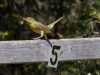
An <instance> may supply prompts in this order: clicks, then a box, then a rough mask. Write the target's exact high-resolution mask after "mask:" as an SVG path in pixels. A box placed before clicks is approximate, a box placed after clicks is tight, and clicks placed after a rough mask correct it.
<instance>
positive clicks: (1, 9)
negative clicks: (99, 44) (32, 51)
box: [0, 0, 100, 75]
mask: <svg viewBox="0 0 100 75" xmlns="http://www.w3.org/2000/svg"><path fill="white" fill-rule="evenodd" d="M29 16H30V17H33V18H34V19H35V20H37V21H39V22H41V23H43V24H45V25H48V24H50V23H52V22H54V21H55V20H56V19H58V18H60V17H62V16H64V19H62V20H61V21H60V22H58V23H57V24H56V25H55V26H54V28H53V29H52V32H53V33H55V35H56V36H55V37H51V36H48V38H49V39H58V38H59V39H63V38H66V39H67V38H87V37H90V38H93V37H99V36H100V0H0V40H1V41H8V40H31V39H32V38H33V37H37V36H39V35H38V34H36V33H34V32H32V31H31V30H30V28H29V27H28V25H27V24H26V22H24V21H23V20H22V17H29ZM0 75H100V60H84V61H66V62H65V61H64V62H60V63H59V64H58V68H57V69H50V68H49V69H48V68H47V63H45V62H44V63H26V64H10V65H6V64H5V65H2V64H1V65H0Z"/></svg>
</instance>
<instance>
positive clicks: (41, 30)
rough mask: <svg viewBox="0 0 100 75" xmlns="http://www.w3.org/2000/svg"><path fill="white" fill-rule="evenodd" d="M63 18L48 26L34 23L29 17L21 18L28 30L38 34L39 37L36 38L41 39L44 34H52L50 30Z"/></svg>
mask: <svg viewBox="0 0 100 75" xmlns="http://www.w3.org/2000/svg"><path fill="white" fill-rule="evenodd" d="M62 18H63V17H61V18H59V19H58V20H56V21H54V22H53V23H51V24H49V25H48V26H46V25H44V24H42V23H40V22H37V21H35V20H34V19H33V18H31V17H26V18H23V20H25V21H26V22H27V24H28V25H29V27H30V29H31V30H32V31H34V32H36V33H38V34H40V35H41V36H40V37H38V38H41V37H42V36H43V35H44V34H53V33H52V32H51V30H50V29H52V27H53V26H54V25H55V24H56V23H57V22H59V21H60V20H61V19H62Z"/></svg>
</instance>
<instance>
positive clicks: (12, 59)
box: [0, 38, 100, 64]
mask: <svg viewBox="0 0 100 75" xmlns="http://www.w3.org/2000/svg"><path fill="white" fill-rule="evenodd" d="M50 41H51V43H52V44H56V45H62V46H64V49H63V53H62V55H61V56H60V59H59V61H69V60H84V59H100V38H78V39H60V40H50ZM50 51H51V47H50V45H49V44H48V43H47V42H46V41H45V40H21V41H0V63H2V64H6V63H26V62H32V63H34V62H46V61H48V59H49V55H50Z"/></svg>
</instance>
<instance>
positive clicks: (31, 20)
mask: <svg viewBox="0 0 100 75" xmlns="http://www.w3.org/2000/svg"><path fill="white" fill-rule="evenodd" d="M23 20H24V21H27V22H34V21H35V20H34V19H33V18H32V17H24V18H23Z"/></svg>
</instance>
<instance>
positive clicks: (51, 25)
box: [47, 17, 64, 29]
mask: <svg viewBox="0 0 100 75" xmlns="http://www.w3.org/2000/svg"><path fill="white" fill-rule="evenodd" d="M62 18H64V17H60V18H59V19H57V20H56V21H54V22H53V23H51V24H49V25H48V26H47V27H48V28H49V29H52V27H53V26H54V25H55V24H56V23H57V22H59V21H60V20H61V19H62Z"/></svg>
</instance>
